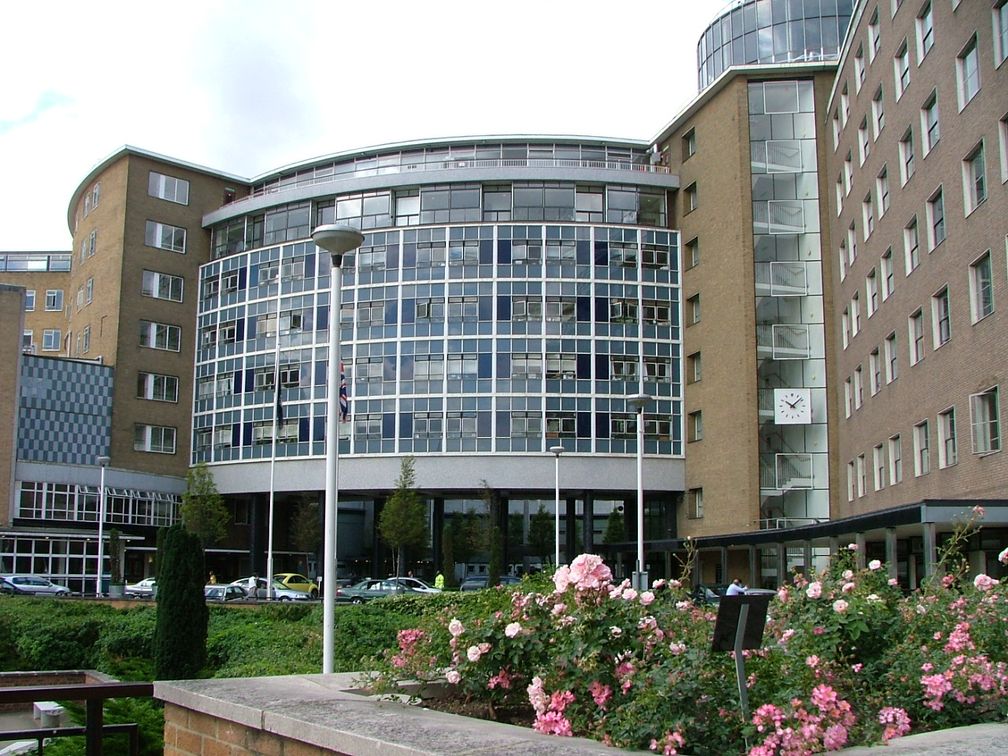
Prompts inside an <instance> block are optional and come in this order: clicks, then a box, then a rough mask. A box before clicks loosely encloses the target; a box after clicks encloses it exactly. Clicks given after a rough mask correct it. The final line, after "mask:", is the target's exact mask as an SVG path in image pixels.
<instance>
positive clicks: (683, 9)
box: [0, 0, 726, 250]
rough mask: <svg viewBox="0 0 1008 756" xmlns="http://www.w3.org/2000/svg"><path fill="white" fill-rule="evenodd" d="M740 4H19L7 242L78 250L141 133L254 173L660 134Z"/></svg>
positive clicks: (7, 56) (5, 39)
mask: <svg viewBox="0 0 1008 756" xmlns="http://www.w3.org/2000/svg"><path fill="white" fill-rule="evenodd" d="M725 5H726V3H725V1H724V0H664V1H663V2H658V1H656V0H654V1H652V0H623V1H622V2H613V1H610V2H597V1H596V0H582V1H581V2H567V1H566V0H563V1H560V0H535V1H532V0H507V1H505V2H497V3H493V2H478V1H477V2H472V1H470V2H454V1H450V2H449V1H448V0H445V1H444V2H437V1H436V0H427V2H401V1H399V0H385V1H384V2H377V1H376V0H359V1H358V2H352V3H350V2H343V3H339V2H323V1H322V0H284V1H283V2H281V1H280V0H274V1H270V0H240V1H239V0H202V2H195V1H192V0H175V1H174V2H171V3H147V2H138V1H136V0H133V1H131V2H115V1H107V0H98V2H91V3H85V2H79V1H75V2H59V1H56V0H53V1H50V2H44V1H43V2H35V3H31V4H29V3H16V4H10V5H8V6H6V7H5V8H4V23H3V30H2V31H0V70H2V71H3V75H2V78H0V82H2V83H0V170H2V172H3V179H4V180H3V181H2V182H0V208H2V212H0V250H62V249H66V250H69V249H70V245H71V239H70V232H69V230H68V229H67V223H66V213H67V205H68V203H69V201H70V196H71V194H72V193H73V191H74V189H76V187H77V185H78V184H79V183H80V182H81V181H82V180H83V178H84V177H85V176H86V175H87V173H88V172H89V171H90V170H91V168H93V167H94V166H95V165H96V164H97V163H99V162H100V161H101V160H102V159H104V158H105V157H107V156H108V155H110V154H111V153H113V152H114V151H116V150H117V149H118V148H119V147H121V146H122V145H124V144H129V145H132V146H135V147H139V148H141V149H145V150H149V151H152V152H157V153H161V154H163V155H167V156H169V157H173V158H177V159H180V160H185V161H188V162H192V163H197V164H199V165H204V166H207V167H209V168H213V169H216V170H220V171H224V172H227V173H232V174H237V175H239V176H243V177H246V178H251V177H253V176H256V175H258V174H260V173H264V172H266V171H269V170H272V169H275V168H279V167H281V166H283V165H287V164H289V163H293V162H299V161H301V160H304V159H307V158H311V157H315V156H319V155H326V154H330V153H334V152H341V151H343V150H349V149H353V148H357V147H367V146H372V145H379V144H385V143H388V142H398V141H407V140H414V139H424V138H429V137H447V136H460V135H470V134H519V133H520V134H568V135H570V134H576V135H589V136H610V137H626V138H633V139H650V138H652V137H653V136H655V135H656V134H657V133H658V132H659V130H660V129H661V128H662V126H664V125H665V124H666V123H667V122H668V121H670V120H671V119H672V118H673V117H674V116H675V115H676V114H677V113H678V112H679V111H680V110H681V109H682V108H683V107H684V106H685V105H686V104H687V103H688V102H689V101H690V100H691V99H692V98H693V97H694V96H695V94H696V87H697V84H696V82H697V77H696V43H697V39H698V37H699V35H700V33H701V32H702V31H703V29H704V28H705V27H706V25H707V24H708V23H709V22H710V21H711V20H712V19H713V18H714V17H715V16H716V15H717V12H718V11H719V10H720V9H721V8H722V7H724V6H725Z"/></svg>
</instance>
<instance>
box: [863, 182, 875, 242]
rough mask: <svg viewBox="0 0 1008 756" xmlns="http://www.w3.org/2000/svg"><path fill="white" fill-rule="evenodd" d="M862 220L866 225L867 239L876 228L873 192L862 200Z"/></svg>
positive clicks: (865, 236)
mask: <svg viewBox="0 0 1008 756" xmlns="http://www.w3.org/2000/svg"><path fill="white" fill-rule="evenodd" d="M861 220H862V222H863V226H864V229H863V230H864V238H865V240H867V239H868V237H869V236H871V235H872V231H874V230H875V204H874V203H873V202H872V196H871V192H868V194H866V195H865V196H864V199H863V200H861Z"/></svg>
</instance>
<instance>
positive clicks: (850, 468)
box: [847, 459, 854, 501]
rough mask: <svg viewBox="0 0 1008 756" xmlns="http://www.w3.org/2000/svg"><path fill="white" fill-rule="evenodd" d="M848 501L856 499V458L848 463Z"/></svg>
mask: <svg viewBox="0 0 1008 756" xmlns="http://www.w3.org/2000/svg"><path fill="white" fill-rule="evenodd" d="M847 501H854V460H853V459H852V460H851V461H850V462H848V463H847Z"/></svg>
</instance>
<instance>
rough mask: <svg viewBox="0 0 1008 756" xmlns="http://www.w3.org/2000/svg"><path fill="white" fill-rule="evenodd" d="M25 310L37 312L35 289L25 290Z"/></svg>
mask: <svg viewBox="0 0 1008 756" xmlns="http://www.w3.org/2000/svg"><path fill="white" fill-rule="evenodd" d="M25 312H35V289H27V290H26V291H25Z"/></svg>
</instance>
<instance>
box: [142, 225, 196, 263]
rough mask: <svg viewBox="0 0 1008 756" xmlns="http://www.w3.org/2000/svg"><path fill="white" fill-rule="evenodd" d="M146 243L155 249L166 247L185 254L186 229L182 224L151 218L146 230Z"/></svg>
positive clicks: (171, 250)
mask: <svg viewBox="0 0 1008 756" xmlns="http://www.w3.org/2000/svg"><path fill="white" fill-rule="evenodd" d="M144 244H145V245H146V246H148V247H153V248H154V249H164V250H167V251H169V252H178V253H179V254H182V255H184V254H185V251H186V230H185V229H184V228H182V227H181V226H172V225H171V224H168V223H160V222H158V221H152V220H149V221H147V227H146V229H145V230H144Z"/></svg>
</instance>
